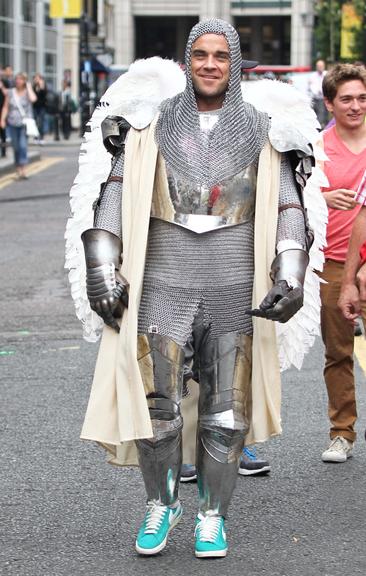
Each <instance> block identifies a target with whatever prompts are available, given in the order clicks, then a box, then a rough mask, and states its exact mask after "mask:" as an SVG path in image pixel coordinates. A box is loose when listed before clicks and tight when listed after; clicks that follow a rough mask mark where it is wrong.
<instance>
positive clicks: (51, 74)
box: [44, 52, 57, 90]
mask: <svg viewBox="0 0 366 576" xmlns="http://www.w3.org/2000/svg"><path fill="white" fill-rule="evenodd" d="M44 66H45V67H44V75H45V78H46V82H47V86H49V87H50V88H53V89H54V90H56V89H57V81H56V78H57V59H56V54H54V53H52V52H46V53H45V59H44Z"/></svg>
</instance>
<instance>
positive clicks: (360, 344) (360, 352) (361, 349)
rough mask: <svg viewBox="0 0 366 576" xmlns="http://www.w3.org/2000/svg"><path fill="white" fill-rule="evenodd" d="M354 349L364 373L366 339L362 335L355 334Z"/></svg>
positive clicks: (365, 371) (365, 366) (365, 369)
mask: <svg viewBox="0 0 366 576" xmlns="http://www.w3.org/2000/svg"><path fill="white" fill-rule="evenodd" d="M354 350H355V356H356V358H357V361H358V363H359V365H360V366H361V368H362V370H363V373H364V374H366V339H365V337H364V336H356V338H355V348H354Z"/></svg>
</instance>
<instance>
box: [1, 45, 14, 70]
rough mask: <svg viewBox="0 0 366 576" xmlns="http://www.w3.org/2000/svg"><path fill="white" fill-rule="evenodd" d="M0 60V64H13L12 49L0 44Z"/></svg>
mask: <svg viewBox="0 0 366 576" xmlns="http://www.w3.org/2000/svg"><path fill="white" fill-rule="evenodd" d="M0 62H1V65H2V66H8V65H9V66H13V50H10V48H5V46H0Z"/></svg>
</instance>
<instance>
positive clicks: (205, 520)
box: [196, 516, 221, 542]
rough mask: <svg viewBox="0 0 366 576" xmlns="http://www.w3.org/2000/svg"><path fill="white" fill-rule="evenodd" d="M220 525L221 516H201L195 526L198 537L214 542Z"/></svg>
mask: <svg viewBox="0 0 366 576" xmlns="http://www.w3.org/2000/svg"><path fill="white" fill-rule="evenodd" d="M220 526H221V516H202V519H201V520H200V521H199V522H198V524H197V526H196V532H198V536H199V539H200V540H202V541H205V542H215V540H216V538H217V535H218V533H219V530H220Z"/></svg>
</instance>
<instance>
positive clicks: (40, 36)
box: [36, 0, 45, 76]
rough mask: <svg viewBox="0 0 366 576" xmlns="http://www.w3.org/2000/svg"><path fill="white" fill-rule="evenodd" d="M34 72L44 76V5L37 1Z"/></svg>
mask: <svg viewBox="0 0 366 576" xmlns="http://www.w3.org/2000/svg"><path fill="white" fill-rule="evenodd" d="M36 27H37V33H36V71H37V72H39V73H40V74H42V76H43V75H44V53H45V49H44V3H43V1H42V0H37V3H36Z"/></svg>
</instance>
